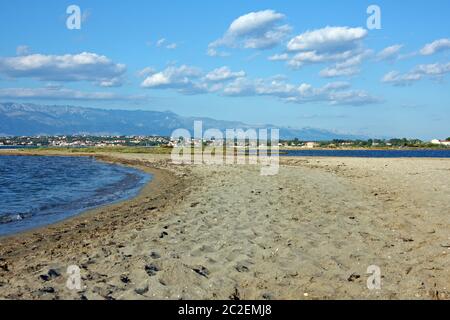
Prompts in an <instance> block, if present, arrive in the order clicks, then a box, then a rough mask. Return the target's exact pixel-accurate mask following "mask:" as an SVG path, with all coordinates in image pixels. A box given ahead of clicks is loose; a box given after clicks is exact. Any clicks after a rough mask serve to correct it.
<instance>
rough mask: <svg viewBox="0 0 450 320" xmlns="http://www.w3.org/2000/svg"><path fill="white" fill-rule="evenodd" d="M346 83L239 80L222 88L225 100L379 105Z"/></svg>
mask: <svg viewBox="0 0 450 320" xmlns="http://www.w3.org/2000/svg"><path fill="white" fill-rule="evenodd" d="M349 88H350V84H349V83H347V82H332V83H329V84H327V85H325V86H323V87H319V88H316V87H313V86H312V85H310V84H307V83H302V84H300V85H294V84H291V83H287V82H285V81H277V80H267V79H256V80H250V79H246V78H239V79H236V80H235V81H233V82H231V83H229V84H228V85H227V86H225V88H224V90H223V94H224V95H226V96H272V97H276V98H279V99H281V100H282V101H285V102H291V103H297V104H305V103H315V102H325V103H329V104H332V105H365V104H372V103H378V102H381V99H379V98H377V97H373V96H371V95H370V94H369V93H367V92H365V91H363V90H349Z"/></svg>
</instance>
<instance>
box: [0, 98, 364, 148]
mask: <svg viewBox="0 0 450 320" xmlns="http://www.w3.org/2000/svg"><path fill="white" fill-rule="evenodd" d="M194 120H202V121H203V128H204V130H205V129H209V128H217V129H219V130H225V129H238V128H241V129H248V128H261V127H265V128H271V127H274V126H273V125H264V126H255V125H248V124H245V123H242V122H237V121H221V120H215V119H211V118H190V117H182V116H179V115H177V114H175V113H173V112H159V111H142V110H104V109H93V108H81V107H74V106H48V105H37V104H29V103H0V135H9V136H22V135H24V136H28V135H29V136H31V135H58V134H92V135H103V134H105V135H106V134H107V135H162V136H169V135H170V134H171V133H172V132H173V131H174V130H175V129H178V128H186V129H188V130H191V131H192V129H193V122H194ZM280 136H281V137H282V138H284V139H291V138H299V139H300V140H330V139H355V138H359V137H355V136H351V135H342V134H336V133H333V132H330V131H326V130H320V129H313V128H304V129H291V128H280Z"/></svg>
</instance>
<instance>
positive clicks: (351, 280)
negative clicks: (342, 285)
mask: <svg viewBox="0 0 450 320" xmlns="http://www.w3.org/2000/svg"><path fill="white" fill-rule="evenodd" d="M359 278H361V276H360V275H359V274H355V273H353V274H351V275H350V277H348V279H347V280H348V281H350V282H353V281H355V280H357V279H359Z"/></svg>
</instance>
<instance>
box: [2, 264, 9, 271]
mask: <svg viewBox="0 0 450 320" xmlns="http://www.w3.org/2000/svg"><path fill="white" fill-rule="evenodd" d="M0 269H2V270H3V271H5V272H8V271H9V268H8V264H7V263H3V264H0Z"/></svg>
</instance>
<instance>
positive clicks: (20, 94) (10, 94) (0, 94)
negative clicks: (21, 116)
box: [0, 86, 144, 101]
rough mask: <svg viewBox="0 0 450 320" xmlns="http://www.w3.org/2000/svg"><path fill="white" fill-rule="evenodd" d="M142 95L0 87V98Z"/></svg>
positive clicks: (48, 87) (132, 97)
mask: <svg viewBox="0 0 450 320" xmlns="http://www.w3.org/2000/svg"><path fill="white" fill-rule="evenodd" d="M143 98H144V96H124V95H118V94H115V93H111V92H87V91H78V90H72V89H67V88H63V87H61V86H47V87H44V88H1V89H0V99H39V100H47V99H48V100H107V101H111V100H112V101H117V100H127V101H128V100H131V101H135V100H138V99H143Z"/></svg>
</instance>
